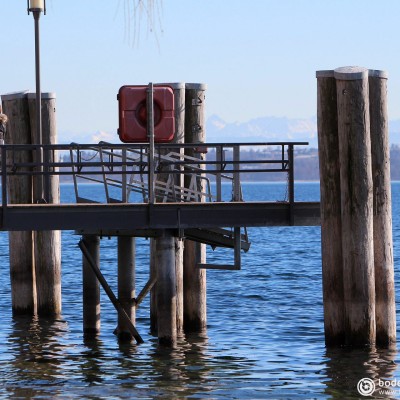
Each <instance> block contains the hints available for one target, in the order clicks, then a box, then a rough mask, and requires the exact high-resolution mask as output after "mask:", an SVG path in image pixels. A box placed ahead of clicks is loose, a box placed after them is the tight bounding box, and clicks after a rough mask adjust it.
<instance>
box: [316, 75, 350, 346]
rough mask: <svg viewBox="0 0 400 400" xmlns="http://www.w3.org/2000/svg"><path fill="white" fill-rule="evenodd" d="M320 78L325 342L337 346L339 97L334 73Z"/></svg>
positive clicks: (340, 303) (340, 307)
mask: <svg viewBox="0 0 400 400" xmlns="http://www.w3.org/2000/svg"><path fill="white" fill-rule="evenodd" d="M316 76H317V115H318V117H317V118H318V154H319V173H320V182H321V183H320V190H321V246H322V247H321V254H322V284H323V299H324V327H325V343H326V345H327V346H334V345H342V344H344V343H345V329H344V298H343V296H344V294H343V264H342V239H341V237H342V223H341V206H340V164H339V157H338V155H339V136H338V119H337V95H336V80H335V77H334V72H333V70H331V71H317V73H316Z"/></svg>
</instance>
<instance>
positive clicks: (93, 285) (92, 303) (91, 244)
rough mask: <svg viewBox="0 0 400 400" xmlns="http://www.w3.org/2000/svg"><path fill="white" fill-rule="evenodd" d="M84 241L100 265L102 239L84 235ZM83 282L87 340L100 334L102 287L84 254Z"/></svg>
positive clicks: (84, 328) (84, 326)
mask: <svg viewBox="0 0 400 400" xmlns="http://www.w3.org/2000/svg"><path fill="white" fill-rule="evenodd" d="M83 241H84V243H85V246H86V248H87V249H88V252H89V253H90V255H91V256H92V258H93V260H94V261H95V263H96V265H100V239H99V237H98V236H95V235H84V236H83ZM82 280H83V334H84V336H85V337H86V338H91V337H95V336H96V335H98V334H99V333H100V286H99V281H98V280H97V278H96V275H95V273H94V272H93V270H92V268H91V266H90V264H89V263H88V260H87V259H86V257H85V256H84V255H83V254H82Z"/></svg>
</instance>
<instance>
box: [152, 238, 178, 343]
mask: <svg viewBox="0 0 400 400" xmlns="http://www.w3.org/2000/svg"><path fill="white" fill-rule="evenodd" d="M156 257H157V260H156V265H157V334H158V341H159V344H160V345H164V346H172V347H173V346H175V345H176V339H177V329H176V274H175V238H174V236H173V234H172V232H171V231H168V230H165V231H163V232H162V234H161V236H160V237H158V238H157V241H156Z"/></svg>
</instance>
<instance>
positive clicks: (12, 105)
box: [1, 92, 36, 315]
mask: <svg viewBox="0 0 400 400" xmlns="http://www.w3.org/2000/svg"><path fill="white" fill-rule="evenodd" d="M1 98H2V103H3V112H4V113H5V114H6V115H7V116H8V124H7V135H6V137H5V143H6V144H31V133H30V123H29V108H28V99H27V96H26V92H20V93H12V94H8V95H2V96H1ZM13 157H15V161H16V162H18V163H23V162H25V163H30V162H32V155H31V153H30V152H28V151H19V152H16V153H15V154H14V155H12V154H11V153H10V152H9V153H7V158H8V159H7V164H8V165H11V164H12V163H13ZM7 186H8V202H9V203H10V204H30V203H32V179H31V177H30V176H28V175H22V176H21V175H20V176H8V185H7ZM8 238H9V254H10V275H11V295H12V311H13V314H27V315H33V314H35V313H36V284H35V271H34V259H33V247H32V232H31V231H23V232H9V233H8Z"/></svg>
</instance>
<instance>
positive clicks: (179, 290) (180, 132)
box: [150, 83, 185, 335]
mask: <svg viewBox="0 0 400 400" xmlns="http://www.w3.org/2000/svg"><path fill="white" fill-rule="evenodd" d="M157 86H170V87H171V88H172V89H173V91H174V103H175V135H174V139H173V141H172V143H173V144H180V143H184V141H185V84H184V83H165V84H157ZM170 151H174V152H179V151H178V149H177V148H170V149H168V148H164V149H162V150H161V149H158V152H160V153H161V154H167V153H168V152H170ZM182 154H183V149H182ZM168 177H169V176H168V174H165V175H164V174H158V175H157V180H158V181H164V182H167V180H168ZM174 182H175V184H176V185H178V186H181V187H182V186H183V175H175V176H174ZM159 197H161V198H162V197H163V194H160V196H159ZM179 197H180V196H179V195H178V196H177V199H176V201H180V198H179ZM156 240H157V239H150V275H151V276H154V275H155V274H156V265H155V262H156V259H157V255H156V245H155V241H156ZM175 253H176V254H175V262H176V265H175V270H176V327H177V332H178V335H182V334H183V243H182V240H181V239H179V238H175ZM156 292H157V283H156V284H155V285H154V287H153V289H152V290H151V297H150V331H151V332H152V334H157V307H156V305H157V293H156Z"/></svg>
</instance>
